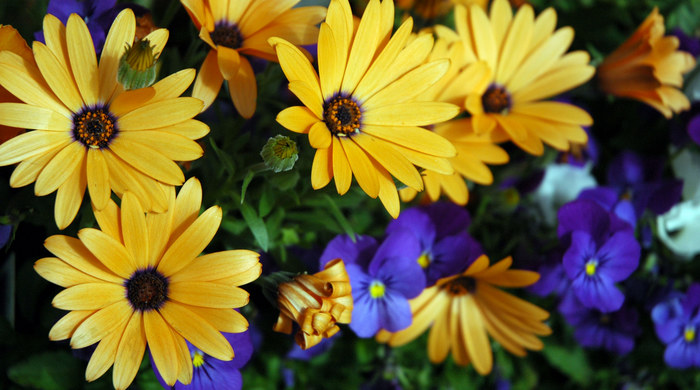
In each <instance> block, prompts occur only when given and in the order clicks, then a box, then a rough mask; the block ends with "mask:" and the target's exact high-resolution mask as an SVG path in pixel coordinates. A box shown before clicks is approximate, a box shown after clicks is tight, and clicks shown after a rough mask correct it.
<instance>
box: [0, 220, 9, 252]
mask: <svg viewBox="0 0 700 390" xmlns="http://www.w3.org/2000/svg"><path fill="white" fill-rule="evenodd" d="M11 234H12V225H0V248H2V247H4V246H5V245H6V244H7V242H8V241H10V235H11Z"/></svg>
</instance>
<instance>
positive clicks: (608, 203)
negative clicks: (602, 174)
mask: <svg viewBox="0 0 700 390" xmlns="http://www.w3.org/2000/svg"><path fill="white" fill-rule="evenodd" d="M618 198H619V196H618V194H617V191H615V190H614V189H612V188H609V187H595V188H587V189H585V190H583V191H581V193H580V194H579V195H578V199H588V200H592V201H595V202H596V203H598V204H599V205H601V206H602V207H603V208H604V209H605V210H607V211H610V210H612V208H613V207H614V206H615V204H616V203H617V200H618Z"/></svg>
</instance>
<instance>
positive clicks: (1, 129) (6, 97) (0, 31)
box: [0, 24, 34, 144]
mask: <svg viewBox="0 0 700 390" xmlns="http://www.w3.org/2000/svg"><path fill="white" fill-rule="evenodd" d="M2 50H8V51H11V52H13V53H15V54H17V55H19V56H20V57H22V59H24V60H25V61H27V62H29V63H32V64H33V63H34V56H33V55H32V49H30V48H29V46H27V42H26V41H25V40H24V38H22V36H21V35H19V32H17V30H15V28H14V27H12V26H3V25H1V24H0V51H2ZM19 102H21V100H19V99H18V98H17V97H15V95H13V94H12V93H10V92H9V91H8V90H6V89H5V88H3V87H2V85H0V103H19ZM23 131H24V129H23V128H19V127H11V126H3V125H0V144H2V143H3V142H5V141H7V140H8V139H10V138H12V137H14V136H16V135H17V134H21V133H22V132H23Z"/></svg>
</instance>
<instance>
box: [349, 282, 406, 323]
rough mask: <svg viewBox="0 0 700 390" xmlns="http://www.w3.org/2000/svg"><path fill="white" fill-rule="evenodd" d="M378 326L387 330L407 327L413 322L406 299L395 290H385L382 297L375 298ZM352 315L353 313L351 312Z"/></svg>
mask: <svg viewBox="0 0 700 390" xmlns="http://www.w3.org/2000/svg"><path fill="white" fill-rule="evenodd" d="M377 304H378V307H379V326H380V327H381V328H382V329H386V330H388V331H389V332H397V331H399V330H401V329H405V328H408V326H409V325H411V322H413V316H412V315H411V306H410V305H409V304H408V300H407V299H406V298H404V297H403V296H402V295H401V294H397V293H396V292H395V291H391V290H387V291H386V294H385V295H384V297H383V298H381V299H378V300H377ZM353 315H354V313H353Z"/></svg>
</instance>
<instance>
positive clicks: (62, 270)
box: [34, 257, 101, 287]
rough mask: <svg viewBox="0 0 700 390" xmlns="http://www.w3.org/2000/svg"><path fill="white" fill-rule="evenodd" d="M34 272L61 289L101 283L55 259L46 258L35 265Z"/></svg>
mask: <svg viewBox="0 0 700 390" xmlns="http://www.w3.org/2000/svg"><path fill="white" fill-rule="evenodd" d="M34 271H36V273H38V274H39V275H40V276H41V277H42V278H44V279H46V280H48V281H49V282H51V283H53V284H57V285H59V286H61V287H70V286H75V285H76V284H81V283H99V282H100V281H101V280H99V279H97V278H95V277H92V276H90V275H88V274H86V273H84V272H82V271H80V270H77V269H75V268H73V267H71V266H70V265H68V264H66V263H65V262H64V261H62V260H60V259H57V258H55V257H44V258H43V259H39V260H37V261H36V262H35V263H34Z"/></svg>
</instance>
